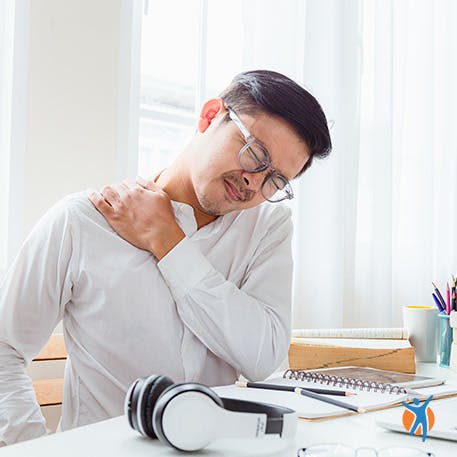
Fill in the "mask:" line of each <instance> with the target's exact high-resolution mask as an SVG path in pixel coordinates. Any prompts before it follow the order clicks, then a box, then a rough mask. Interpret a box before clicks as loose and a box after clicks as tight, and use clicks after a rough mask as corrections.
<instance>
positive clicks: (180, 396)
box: [152, 382, 224, 451]
mask: <svg viewBox="0 0 457 457" xmlns="http://www.w3.org/2000/svg"><path fill="white" fill-rule="evenodd" d="M188 394H190V395H193V396H194V395H198V398H199V402H198V403H199V404H201V402H202V401H203V402H204V403H205V400H204V399H205V398H206V402H207V401H210V402H211V403H212V404H213V405H214V407H215V408H217V407H218V406H219V407H220V408H224V403H223V401H222V399H221V398H220V397H219V396H218V395H217V394H216V392H214V390H212V389H210V388H209V387H207V386H205V385H203V384H199V383H193V382H187V383H181V384H174V385H172V386H170V387H169V388H168V389H166V390H165V391H164V392H163V393H162V395H161V396H160V398H159V399H158V401H157V404H156V407H155V409H154V412H153V418H152V420H153V428H154V431H155V433H156V435H157V437H158V438H159V440H160V441H161V442H162V443H164V444H168V445H170V446H172V447H174V448H175V449H178V450H180V451H196V450H199V449H202V448H203V447H205V446H206V445H207V444H208V443H209V442H210V441H211V440H212V437H211V436H210V434H209V433H207V432H206V429H204V430H203V428H204V427H205V426H204V424H201V427H200V425H199V426H198V427H197V429H198V433H197V434H198V435H199V436H195V437H190V442H185V443H184V442H183V443H178V442H177V439H176V436H177V430H178V429H179V430H181V434H182V432H183V430H182V428H180V426H179V424H178V423H174V424H173V427H171V428H172V429H174V430H172V429H168V430H167V429H166V428H167V427H166V426H165V425H164V415H166V410H167V407H168V408H169V410H172V409H175V411H176V407H177V410H179V414H178V416H179V418H180V420H181V421H182V420H185V418H186V417H188V420H193V421H194V422H195V420H197V419H195V418H194V419H193V418H192V416H194V415H195V416H197V417H198V411H195V410H194V409H192V410H191V409H190V408H189V407H190V404H189V401H188V400H185V397H188ZM208 397H209V400H208ZM181 401H184V403H183V404H182V405H181V404H180V402H181ZM192 404H193V406H194V407H195V403H194V402H192ZM196 407H197V409H199V407H198V406H196ZM173 422H175V421H173ZM197 422H199V421H198V420H197Z"/></svg>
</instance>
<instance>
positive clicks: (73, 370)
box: [0, 71, 331, 444]
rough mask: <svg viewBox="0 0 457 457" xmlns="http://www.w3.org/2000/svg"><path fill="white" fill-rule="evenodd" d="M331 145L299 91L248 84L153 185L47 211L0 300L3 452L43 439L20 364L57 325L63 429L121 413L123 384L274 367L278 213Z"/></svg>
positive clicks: (204, 120)
mask: <svg viewBox="0 0 457 457" xmlns="http://www.w3.org/2000/svg"><path fill="white" fill-rule="evenodd" d="M330 147H331V142H330V136H329V132H328V128H327V122H326V119H325V115H324V113H323V112H322V109H321V108H320V106H319V104H318V103H317V101H316V100H315V99H314V98H313V97H312V96H311V95H310V94H309V93H308V92H306V91H305V90H304V89H303V88H301V87H300V86H298V85H297V84H296V83H294V82H293V81H292V80H290V79H289V78H286V77H285V76H283V75H281V74H278V73H274V72H269V71H252V72H246V73H242V74H240V75H238V76H236V77H235V79H234V80H233V81H232V83H231V85H230V86H229V87H228V88H227V89H226V90H225V91H224V92H223V93H222V94H221V96H220V97H219V98H215V99H211V100H209V101H207V102H206V103H205V104H204V105H203V108H202V111H201V117H200V120H199V121H198V130H197V133H196V135H195V136H194V138H193V139H192V141H191V142H190V144H189V145H188V146H187V147H186V148H185V150H184V151H183V152H182V154H181V155H180V156H179V157H178V159H177V160H176V161H175V162H174V163H173V164H172V165H171V166H170V167H169V168H167V169H166V170H164V171H162V172H161V173H160V174H158V175H157V176H156V177H155V179H153V180H151V181H144V180H142V179H139V180H138V182H129V181H125V182H123V183H121V184H115V185H112V186H107V187H105V188H103V189H102V192H101V193H97V192H93V193H90V194H89V195H87V194H86V193H81V194H75V195H71V196H69V197H67V198H65V199H63V200H62V201H60V202H59V203H57V204H56V205H55V206H54V207H53V208H52V209H51V210H50V211H49V212H48V213H47V214H46V215H45V216H44V217H43V218H42V219H41V220H40V221H39V223H38V224H37V226H36V227H35V229H34V230H33V231H32V233H31V234H30V236H29V237H28V239H27V240H26V242H25V244H24V246H23V248H22V250H21V252H20V253H19V255H18V257H17V259H16V260H15V262H14V264H13V265H12V268H11V269H10V271H9V273H8V274H7V276H6V278H5V281H4V283H3V285H2V287H1V289H0V441H3V442H5V443H7V444H9V443H13V442H16V441H20V440H23V439H28V438H33V437H37V436H40V435H42V434H44V433H45V432H46V429H45V424H44V421H43V418H42V416H41V413H40V410H39V407H38V405H37V404H36V400H35V396H34V393H33V389H32V385H31V381H30V379H29V378H28V377H27V376H26V374H25V373H24V364H28V363H29V362H30V361H31V360H32V359H33V357H34V356H35V355H36V354H37V353H38V352H39V350H40V348H41V347H42V346H43V345H44V344H45V343H46V341H47V339H48V338H49V335H50V333H51V332H52V330H53V328H54V327H55V325H56V324H57V323H58V322H59V321H60V320H63V328H64V334H65V342H66V347H67V351H68V360H67V364H66V368H65V387H64V400H63V406H62V419H61V428H62V429H64V430H65V429H68V428H71V427H76V426H79V425H84V424H88V423H92V422H95V421H98V420H102V419H106V418H109V417H113V416H116V415H119V414H122V412H123V401H124V397H125V393H126V390H127V388H128V387H129V385H130V384H131V383H132V381H133V380H134V379H136V378H138V377H142V376H147V375H149V374H151V373H160V374H166V375H168V376H170V377H171V378H172V379H174V380H175V381H176V382H180V381H196V382H202V383H205V384H207V385H217V384H228V383H231V382H233V381H234V380H235V379H236V378H237V377H238V375H239V374H242V375H244V376H245V377H247V378H249V379H254V380H257V379H263V378H265V377H266V376H268V375H269V374H270V373H271V372H272V371H273V370H274V369H275V368H277V367H278V365H279V364H280V362H281V361H282V360H283V359H284V358H285V356H286V353H287V348H288V345H289V338H290V319H291V281H292V260H291V243H290V242H291V234H292V226H291V220H290V211H289V210H288V209H287V208H286V207H285V206H283V205H281V204H278V203H277V202H279V201H281V200H284V199H288V198H292V196H293V192H292V187H291V184H290V181H291V180H292V179H293V178H295V177H297V176H299V175H300V174H301V173H303V171H304V170H306V169H307V168H308V167H309V166H310V164H311V161H312V159H313V158H314V157H323V156H325V155H327V154H328V153H329V151H330ZM88 197H89V198H88ZM89 199H90V200H91V201H89ZM267 200H269V201H267ZM105 218H106V219H105Z"/></svg>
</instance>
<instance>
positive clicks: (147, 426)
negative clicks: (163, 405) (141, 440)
mask: <svg viewBox="0 0 457 457" xmlns="http://www.w3.org/2000/svg"><path fill="white" fill-rule="evenodd" d="M172 385H173V381H172V380H171V379H170V378H169V377H168V376H155V377H153V378H152V379H151V381H150V382H148V381H147V380H146V381H145V388H144V391H143V394H142V397H143V398H142V401H140V402H139V404H140V405H141V410H140V411H138V413H139V422H140V430H141V429H142V431H143V432H144V433H143V434H144V435H146V436H149V437H150V438H153V439H157V435H156V433H155V431H154V427H153V425H152V415H153V412H154V408H155V405H156V403H157V400H158V398H159V397H160V395H161V394H162V393H163V392H164V391H165V390H167V389H168V388H169V387H170V386H172Z"/></svg>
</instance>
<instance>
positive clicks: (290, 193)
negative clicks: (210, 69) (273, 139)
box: [225, 106, 294, 203]
mask: <svg viewBox="0 0 457 457" xmlns="http://www.w3.org/2000/svg"><path fill="white" fill-rule="evenodd" d="M225 108H226V109H227V111H228V115H229V117H230V119H231V120H232V121H233V122H234V124H235V125H236V126H237V127H238V129H239V130H240V132H241V133H242V135H243V136H244V139H245V141H246V144H245V145H244V146H243V147H242V148H241V149H240V152H239V153H238V161H239V163H240V166H241V168H243V165H241V155H242V154H243V152H244V151H245V150H246V149H247V148H248V147H249V145H250V144H252V143H256V144H257V145H258V146H259V147H260V148H261V149H262V150H263V151H264V153H265V157H266V159H267V160H266V161H264V162H263V165H262V166H261V167H260V168H259V169H256V170H255V171H253V170H246V169H244V168H243V170H244V171H247V172H248V173H260V172H262V171H265V170H267V169H270V170H271V172H270V173H269V174H268V175H267V176H265V178H264V180H263V181H262V185H261V186H260V191H261V192H262V196H263V198H265V200H267V201H269V202H270V203H279V202H282V201H284V200H292V198H294V192H293V190H292V185H291V184H290V181H289V180H288V179H287V178H286V177H284V176H283V175H281V174H280V173H278V172H277V170H276V168H275V167H274V166H273V165H272V163H271V156H270V153H269V152H268V150H267V148H266V147H265V146H263V144H261V143H260V142H259V141H258V140H257V139H256V138H255V137H254V136H253V135H251V133H250V132H249V130H248V128H247V127H246V126H245V125H244V124H243V122H242V120H241V119H240V118H239V117H238V115H237V114H236V112H235V111H234V110H233V109H232V108H230V107H229V106H225ZM260 163H262V162H260ZM272 177H276V178H279V179H280V180H282V181H283V182H284V187H283V188H282V189H278V190H284V191H285V193H286V196H285V197H283V198H281V199H280V200H270V199H269V198H267V197H265V195H264V193H263V187H264V185H265V183H266V182H267V181H268V180H269V179H271V178H272ZM273 183H274V181H273ZM273 195H274V194H273ZM270 198H271V197H270Z"/></svg>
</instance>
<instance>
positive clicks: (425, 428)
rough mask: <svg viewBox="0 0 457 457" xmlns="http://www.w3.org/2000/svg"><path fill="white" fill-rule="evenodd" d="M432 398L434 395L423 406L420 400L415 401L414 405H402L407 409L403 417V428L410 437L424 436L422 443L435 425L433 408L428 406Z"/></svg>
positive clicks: (415, 399) (404, 403)
mask: <svg viewBox="0 0 457 457" xmlns="http://www.w3.org/2000/svg"><path fill="white" fill-rule="evenodd" d="M432 398H433V395H430V397H428V398H427V399H426V400H425V401H424V403H422V405H421V404H420V401H419V399H418V398H414V399H413V403H414V405H410V404H408V403H406V402H402V405H403V406H404V407H405V408H406V409H405V411H404V412H403V417H402V422H403V427H405V429H406V430H407V431H408V432H409V434H410V435H422V441H425V439H426V438H427V432H429V431H430V430H431V429H432V428H433V425H434V424H435V414H434V413H433V411H432V408H430V407H429V406H428V404H429V403H430V401H431V400H432Z"/></svg>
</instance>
